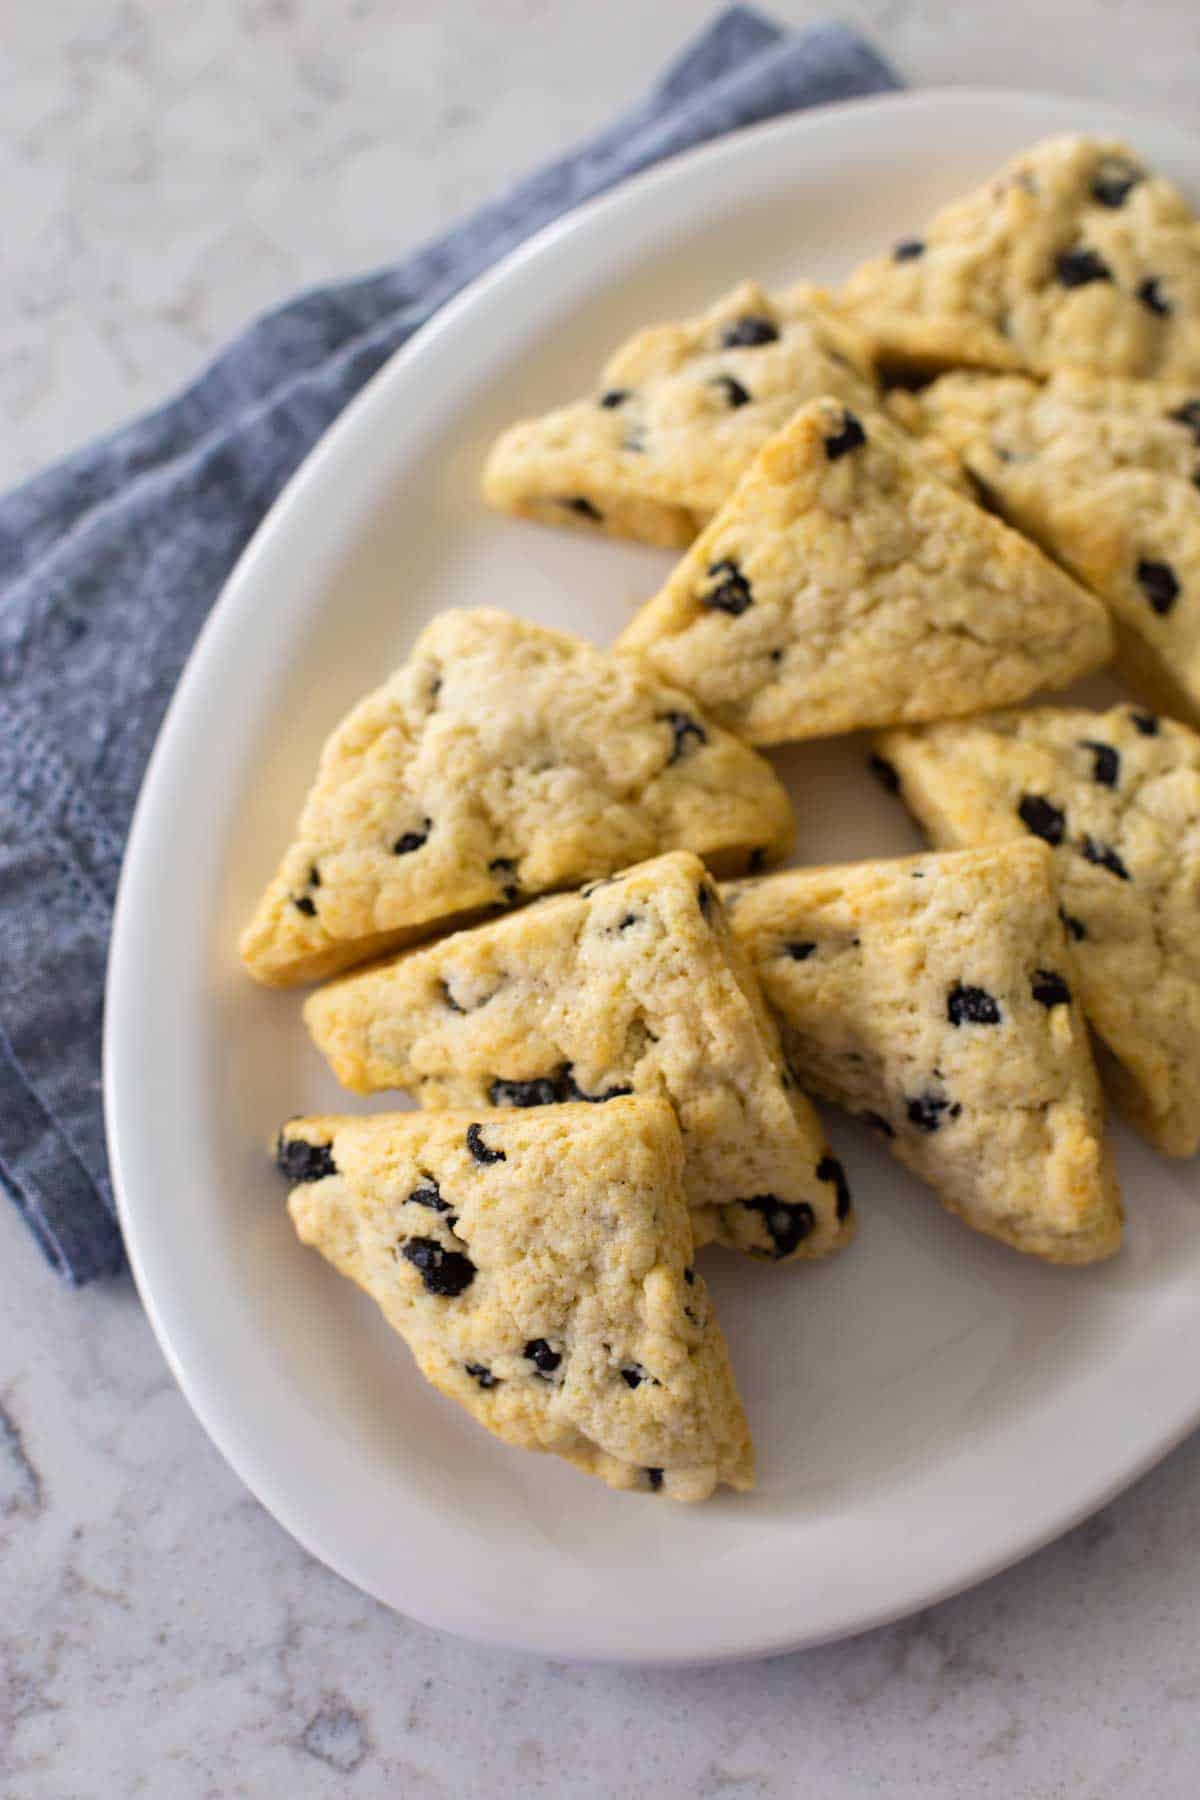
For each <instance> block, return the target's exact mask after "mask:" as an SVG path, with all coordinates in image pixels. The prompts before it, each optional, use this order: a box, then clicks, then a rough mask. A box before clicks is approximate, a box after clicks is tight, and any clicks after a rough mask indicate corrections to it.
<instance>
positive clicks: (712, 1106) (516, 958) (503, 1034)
mask: <svg viewBox="0 0 1200 1800" xmlns="http://www.w3.org/2000/svg"><path fill="white" fill-rule="evenodd" d="M305 1018H306V1020H307V1022H308V1026H309V1029H310V1031H311V1032H312V1035H313V1038H314V1040H315V1042H316V1044H317V1047H318V1049H320V1050H321V1051H322V1052H323V1053H324V1054H325V1055H326V1056H327V1057H328V1059H329V1061H330V1063H331V1064H332V1066H333V1070H334V1073H335V1074H336V1075H337V1077H338V1079H339V1080H340V1081H342V1082H343V1083H344V1084H345V1085H346V1086H347V1087H349V1088H353V1089H354V1090H355V1091H356V1092H357V1093H370V1092H372V1091H374V1090H376V1089H380V1088H405V1089H407V1090H408V1092H410V1093H411V1094H412V1095H413V1096H414V1097H415V1098H416V1099H417V1100H419V1101H420V1102H421V1104H422V1105H423V1106H428V1107H443V1106H456V1107H457V1106H473V1107H478V1106H487V1105H492V1106H544V1105H548V1104H551V1103H553V1102H556V1101H562V1100H590V1101H593V1102H598V1101H605V1100H610V1099H611V1098H612V1097H613V1096H614V1095H619V1094H627V1093H631V1092H632V1093H638V1094H654V1095H665V1096H666V1097H667V1098H668V1099H669V1100H670V1101H671V1102H672V1104H673V1105H674V1107H675V1111H676V1113H677V1115H678V1118H679V1123H680V1126H681V1127H682V1130H683V1144H684V1153H685V1168H684V1180H685V1185H686V1187H687V1192H688V1199H689V1202H690V1204H691V1206H692V1208H693V1212H694V1229H695V1232H696V1237H697V1241H698V1242H704V1241H707V1240H708V1239H709V1238H712V1237H716V1238H718V1239H719V1240H720V1241H721V1242H722V1243H724V1244H729V1245H731V1246H733V1247H735V1248H737V1249H742V1250H747V1251H750V1252H752V1253H754V1254H757V1255H761V1256H769V1257H774V1258H782V1257H787V1256H791V1255H793V1254H797V1253H798V1254H800V1255H802V1256H820V1255H823V1254H824V1252H825V1251H827V1250H833V1249H836V1248H837V1247H838V1246H839V1245H841V1244H842V1243H844V1242H845V1241H846V1240H847V1239H848V1237H849V1236H850V1235H851V1233H852V1231H853V1221H852V1219H851V1217H850V1195H849V1192H848V1190H847V1188H846V1182H845V1177H844V1176H843V1174H842V1170H841V1168H840V1166H839V1165H838V1163H837V1162H836V1161H835V1160H834V1158H833V1157H832V1156H830V1154H829V1151H828V1149H827V1147H826V1145H825V1142H824V1138H823V1135H822V1132H821V1126H820V1123H819V1121H818V1119H817V1116H816V1114H815V1113H814V1112H813V1110H812V1107H811V1106H810V1105H809V1104H808V1102H807V1100H805V1099H804V1098H803V1096H802V1095H801V1094H799V1093H797V1092H796V1090H795V1087H794V1085H793V1084H792V1082H791V1078H790V1077H789V1076H788V1074H787V1071H786V1069H785V1067H784V1064H783V1056H782V1052H781V1050H780V1046H779V1033H778V1031H777V1029H776V1027H775V1024H774V1021H773V1020H772V1018H771V1016H770V1014H769V1012H768V1011H767V1008H766V1005H765V1003H764V1001H763V998H762V995H761V993H760V992H759V989H758V984H757V982H756V981H755V979H754V976H753V975H752V973H751V971H750V967H749V964H748V963H747V961H746V959H745V956H744V955H743V953H742V951H741V950H740V949H739V947H738V945H737V944H736V942H735V941H734V939H733V937H732V936H731V934H730V931H729V926H728V923H727V921H726V919H725V915H724V913H723V911H722V908H721V903H720V901H719V900H718V898H717V895H716V892H715V890H714V888H713V887H712V885H711V883H710V882H709V880H708V879H707V878H706V876H705V873H704V868H703V865H702V864H701V863H700V862H698V861H697V859H696V858H695V857H694V856H689V855H687V854H685V853H682V852H680V853H677V854H675V855H672V856H661V857H658V858H656V859H655V860H654V861H653V862H648V863H643V864H642V865H641V867H640V868H636V869H631V870H628V871H627V872H626V873H625V874H623V875H620V876H618V877H617V878H616V879H615V880H611V881H605V882H599V883H597V884H596V885H595V886H593V887H590V888H585V889H584V890H583V891H582V892H581V893H578V894H560V895H557V896H555V898H553V899H551V900H541V901H538V902H536V903H535V904H534V905H533V906H528V907H525V908H524V909H523V910H522V911H521V912H518V913H514V914H513V915H511V917H509V918H506V919H498V920H496V921H495V922H494V923H492V924H489V925H479V926H476V927H475V929H474V930H471V931H460V932H458V933H457V934H456V935H455V936H454V937H449V938H443V939H441V940H440V941H439V942H438V943H436V944H433V945H431V946H429V947H426V948H422V949H420V950H413V951H410V952H409V953H408V954H407V955H405V956H400V957H397V958H396V959H395V960H394V961H392V962H390V963H386V964H381V965H379V966H377V967H375V968H372V969H367V970H364V971H363V972H362V973H361V974H358V975H350V976H346V977H345V978H344V979H343V980H341V981H337V982H334V983H332V984H331V985H330V986H328V987H325V988H321V989H319V990H318V991H317V992H316V993H315V994H313V995H312V996H311V997H310V998H309V1000H308V1003H307V1005H306V1007H305Z"/></svg>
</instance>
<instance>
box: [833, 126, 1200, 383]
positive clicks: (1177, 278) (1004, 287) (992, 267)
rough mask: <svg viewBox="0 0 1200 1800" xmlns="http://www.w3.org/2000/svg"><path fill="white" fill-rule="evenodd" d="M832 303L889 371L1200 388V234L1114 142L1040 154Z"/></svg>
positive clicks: (910, 240)
mask: <svg viewBox="0 0 1200 1800" xmlns="http://www.w3.org/2000/svg"><path fill="white" fill-rule="evenodd" d="M840 297H841V300H842V303H843V304H844V305H845V307H846V308H847V310H848V312H849V313H850V315H851V316H852V317H853V318H854V319H855V320H856V321H857V322H858V323H859V324H860V325H861V326H862V327H863V328H864V330H866V331H867V332H868V334H869V335H870V336H871V338H872V340H873V342H874V344H875V347H876V351H877V353H878V356H879V359H880V362H881V364H882V365H883V366H884V368H885V369H887V368H888V367H889V366H890V367H894V368H900V369H917V370H921V371H936V370H939V369H948V368H954V367H956V366H963V365H968V366H974V367H980V368H987V369H999V370H1008V369H1017V370H1021V369H1028V370H1032V371H1034V372H1035V373H1037V374H1049V373H1051V372H1052V371H1053V370H1055V369H1062V368H1079V369H1089V370H1092V371H1093V372H1095V373H1097V374H1111V375H1152V376H1161V377H1163V378H1164V379H1168V380H1175V379H1177V380H1181V381H1197V380H1200V223H1198V222H1197V220H1196V219H1195V218H1194V217H1193V215H1192V212H1191V209H1190V208H1189V206H1188V204H1187V202H1186V201H1185V200H1184V198H1183V196H1182V195H1181V194H1180V193H1178V192H1177V190H1176V189H1175V188H1174V187H1172V186H1171V185H1170V183H1169V182H1167V181H1164V180H1163V179H1162V178H1161V177H1160V176H1157V175H1154V174H1152V173H1151V172H1150V171H1149V170H1148V169H1146V168H1145V166H1144V165H1143V164H1142V163H1141V162H1140V161H1139V159H1138V158H1137V157H1136V156H1134V155H1133V153H1132V152H1131V151H1130V150H1129V148H1128V147H1127V146H1126V145H1125V144H1122V143H1117V142H1114V141H1110V140H1107V139H1097V138H1090V137H1077V136H1064V137H1054V138H1048V139H1046V140H1045V141H1044V142H1043V143H1040V144H1035V145H1034V146H1033V148H1032V149H1030V150H1027V151H1025V152H1024V153H1023V154H1022V155H1020V156H1018V157H1015V158H1014V159H1013V161H1012V162H1010V163H1009V164H1008V165H1007V166H1006V167H1005V168H1004V169H1002V170H1001V171H1000V172H999V174H998V175H997V176H996V177H995V178H994V179H993V180H991V181H989V182H988V183H987V184H986V186H984V187H981V188H978V189H977V190H976V191H975V192H973V193H971V194H967V195H965V196H964V197H963V198H961V199H959V200H956V201H954V202H953V203H952V204H951V205H949V206H946V207H944V208H943V209H942V211H941V212H939V213H937V214H935V216H934V217H933V218H932V219H931V220H930V222H929V223H928V225H927V226H926V227H925V228H924V229H923V230H922V231H921V232H920V234H919V235H917V236H911V237H906V238H904V239H902V240H901V241H900V242H899V243H898V244H897V245H896V246H895V248H894V249H893V250H892V251H891V253H890V255H888V256H881V257H878V258H876V259H875V260H873V261H871V262H868V263H864V264H863V265H862V267H861V268H859V269H857V270H856V271H855V272H854V274H853V275H852V276H851V277H850V279H849V280H848V281H847V282H846V284H845V286H844V287H843V289H842V292H841V296H840Z"/></svg>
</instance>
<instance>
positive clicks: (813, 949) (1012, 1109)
mask: <svg viewBox="0 0 1200 1800" xmlns="http://www.w3.org/2000/svg"><path fill="white" fill-rule="evenodd" d="M725 901H726V906H727V907H728V910H729V915H730V920H731V923H732V925H733V929H734V933H735V935H736V936H737V937H738V938H739V939H740V940H741V943H742V944H743V946H744V947H745V949H746V951H747V952H748V954H749V956H750V959H751V961H752V963H753V964H754V967H755V969H756V971H757V973H758V977H759V980H760V982H761V983H762V987H763V992H764V993H765V994H766V996H767V1000H768V1002H769V1003H770V1004H771V1006H772V1007H773V1008H774V1010H775V1012H776V1013H777V1014H778V1016H779V1019H780V1021H781V1023H782V1026H783V1044H784V1051H785V1053H786V1055H787V1058H788V1064H789V1066H790V1068H791V1070H792V1073H793V1074H794V1075H795V1076H796V1078H797V1080H798V1081H800V1082H801V1083H803V1085H804V1086H806V1087H809V1088H811V1089H813V1090H814V1091H815V1092H816V1093H818V1094H822V1095H824V1096H825V1097H826V1098H827V1099H829V1100H833V1101H835V1102H836V1103H837V1104H838V1105H839V1106H843V1107H845V1108H846V1109H847V1111H849V1112H852V1113H857V1114H858V1115H859V1116H860V1117H862V1118H864V1119H866V1120H867V1122H868V1123H869V1124H870V1125H871V1126H873V1127H874V1129H875V1130H876V1131H878V1132H880V1133H881V1134H882V1135H883V1137H884V1138H886V1140H887V1143H888V1148H889V1149H890V1150H892V1151H893V1152H894V1153H895V1155H896V1156H897V1157H898V1158H899V1159H900V1161H901V1162H902V1163H904V1164H905V1165H906V1166H907V1167H908V1168H910V1169H911V1170H912V1171H913V1172H914V1174H916V1175H919V1176H920V1177H921V1178H922V1180H924V1181H927V1182H928V1183H929V1185H930V1187H932V1188H933V1189H934V1191H935V1193H936V1194H937V1195H938V1197H939V1199H940V1200H941V1201H942V1203H943V1205H944V1206H946V1207H948V1208H949V1210H950V1211H951V1212H953V1213H957V1214H958V1216H959V1217H960V1218H962V1219H964V1220H965V1221H966V1223H967V1224H968V1225H971V1226H973V1227H974V1228H975V1230H976V1231H982V1232H985V1233H986V1234H987V1235H988V1236H989V1237H994V1238H999V1239H1000V1240H1001V1242H1002V1243H1005V1244H1011V1245H1012V1247H1013V1249H1014V1250H1024V1251H1028V1252H1029V1253H1030V1254H1031V1255H1034V1256H1040V1257H1044V1258H1045V1259H1046V1260H1047V1261H1048V1262H1058V1263H1086V1262H1095V1261H1096V1260H1097V1259H1098V1258H1100V1257H1104V1256H1110V1255H1112V1253H1113V1252H1114V1251H1115V1250H1116V1249H1118V1247H1119V1245H1120V1241H1121V1207H1120V1201H1119V1198H1118V1192H1117V1182H1116V1175H1115V1172H1114V1170H1113V1167H1112V1164H1111V1161H1110V1159H1109V1156H1108V1153H1107V1150H1106V1148H1105V1144H1104V1119H1103V1108H1102V1103H1101V1098H1100V1083H1099V1079H1098V1077H1097V1075H1096V1068H1095V1064H1094V1063H1093V1061H1092V1052H1091V1048H1090V1046H1089V1043H1088V1033H1087V1026H1086V1024H1085V1023H1084V1018H1083V1013H1082V1011H1081V1010H1080V1009H1079V1008H1078V1006H1077V1005H1076V1004H1075V1003H1074V1002H1073V999H1072V992H1073V989H1074V986H1075V983H1076V976H1075V970H1074V966H1073V963H1072V960H1071V951H1070V948H1069V945H1068V943H1067V940H1066V933H1065V930H1064V928H1063V924H1062V921H1061V920H1060V918H1059V916H1058V894H1057V891H1056V889H1055V886H1054V881H1053V873H1052V858H1051V854H1050V851H1049V850H1048V849H1047V848H1046V846H1045V845H1044V844H1038V843H1032V842H1018V843H1014V844H1005V845H1002V846H1000V847H999V848H998V849H994V850H966V851H959V852H957V853H955V854H951V855H946V856H918V857H912V858H906V859H904V860H902V861H898V862H871V863H854V864H850V865H848V866H846V867H844V868H831V869H798V870H788V871H786V872H785V873H784V874H782V875H772V876H769V877H767V878H766V879H765V880H762V881H747V882H741V883H736V884H734V885H733V886H732V887H731V888H727V889H726V890H725Z"/></svg>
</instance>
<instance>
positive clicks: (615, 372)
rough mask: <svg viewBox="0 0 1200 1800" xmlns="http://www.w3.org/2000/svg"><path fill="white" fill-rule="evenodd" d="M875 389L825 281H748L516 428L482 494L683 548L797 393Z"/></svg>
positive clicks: (633, 344)
mask: <svg viewBox="0 0 1200 1800" xmlns="http://www.w3.org/2000/svg"><path fill="white" fill-rule="evenodd" d="M873 392H874V380H873V376H872V370H871V360H870V356H869V354H868V352H867V349H866V346H865V343H864V342H863V340H862V339H861V337H860V336H859V334H858V332H857V331H856V330H855V329H854V327H853V326H851V325H849V324H848V323H846V322H845V321H844V320H843V319H840V318H839V317H838V316H837V315H836V314H835V313H834V311H833V310H832V308H830V306H829V305H828V304H827V303H826V302H825V301H824V297H823V296H822V295H821V293H820V292H819V290H817V289H815V288H810V287H798V288H795V289H793V290H792V291H790V292H788V293H786V294H782V295H778V296H776V297H774V298H772V297H770V296H769V295H767V294H764V293H763V291H762V289H761V288H759V287H757V286H755V284H754V283H753V282H750V281H747V282H743V283H742V284H741V286H740V287H737V288H735V289H734V290H733V292H732V293H730V294H727V295H725V297H724V298H723V299H722V300H720V301H719V302H718V303H717V305H716V306H714V307H713V308H712V310H711V311H710V312H707V313H704V314H703V315H701V316H700V317H698V318H693V319H685V320H683V321H682V322H681V323H678V324H666V325H654V326H651V327H650V329H649V330H647V331H642V332H639V333H638V335H637V336H636V337H634V338H631V339H630V340H629V342H628V343H626V344H625V345H623V346H622V348H621V349H620V350H618V351H617V352H616V354H615V356H613V358H612V359H611V361H610V362H609V363H608V365H607V367H606V368H605V370H604V373H603V375H602V377H601V380H600V384H599V387H598V389H597V391H596V393H595V394H594V395H593V396H592V397H591V398H589V399H587V400H581V401H578V402H576V403H575V404H573V405H570V406H563V407H560V408H559V409H558V410H557V411H555V412H551V413H547V414H546V415H545V416H544V417H542V418H538V419H527V420H525V421H523V422H522V423H521V424H518V425H514V426H512V427H511V428H510V429H509V430H508V431H506V432H505V433H504V435H503V437H501V438H500V439H499V441H498V442H497V443H496V445H495V446H494V448H493V450H492V452H491V455H490V457H489V458H488V463H487V468H486V470H485V472H484V482H483V488H484V495H485V497H486V498H487V500H488V501H489V502H490V503H491V505H493V506H495V507H498V508H499V509H500V510H501V511H502V512H512V513H519V514H521V515H523V516H524V517H526V518H531V519H541V520H543V521H545V522H547V523H550V524H555V525H577V526H583V527H585V528H591V529H593V530H598V531H605V532H609V533H613V534H615V535H616V536H618V537H628V538H638V539H641V540H642V541H643V542H645V543H650V544H662V545H665V546H667V547H668V548H673V547H679V548H682V547H683V545H685V544H688V543H690V542H691V540H692V538H693V537H695V535H696V533H697V531H698V530H699V529H700V528H701V526H702V525H704V524H705V523H706V522H707V520H708V519H709V518H711V516H712V514H713V513H714V512H715V511H716V509H717V508H718V506H720V505H721V502H722V501H723V500H724V499H725V497H726V495H727V494H728V493H729V492H730V490H731V489H732V488H733V486H734V485H735V483H736V482H737V480H738V477H739V476H740V475H741V474H742V472H743V470H744V469H745V468H746V466H747V464H748V463H749V462H750V460H751V458H752V457H753V456H754V454H755V452H756V451H757V450H759V449H760V448H761V446H762V445H763V444H764V443H765V442H766V440H767V439H768V438H769V437H770V436H771V435H772V433H773V432H776V431H778V430H779V428H780V426H781V425H783V424H784V423H785V421H786V420H787V419H788V418H789V417H790V415H791V414H792V413H793V412H794V411H795V409H796V407H797V406H799V405H800V403H801V402H802V401H804V400H807V399H810V398H811V397H812V396H813V395H814V394H826V393H829V394H837V395H840V396H841V397H842V398H843V399H847V400H850V401H852V402H855V403H858V402H865V401H867V400H869V398H870V397H871V395H872V394H873Z"/></svg>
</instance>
